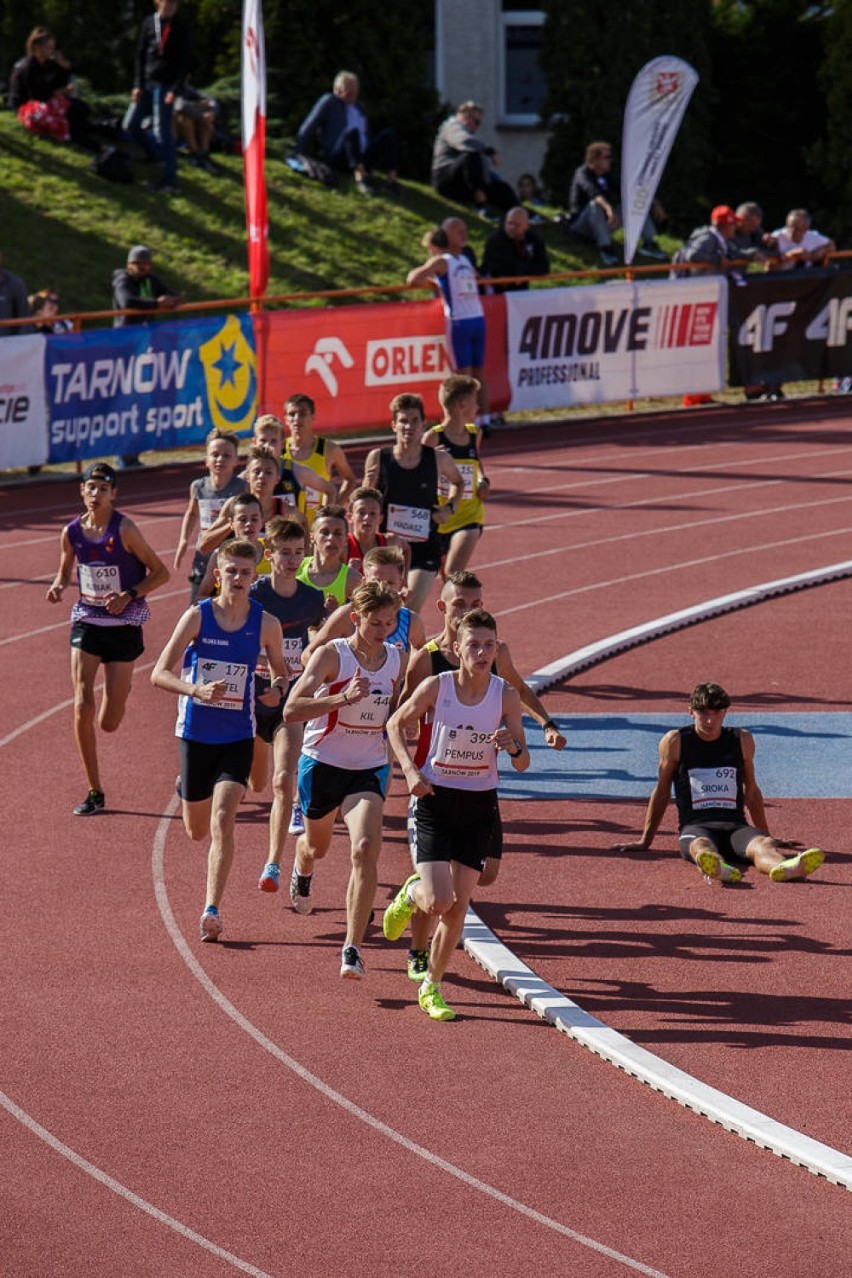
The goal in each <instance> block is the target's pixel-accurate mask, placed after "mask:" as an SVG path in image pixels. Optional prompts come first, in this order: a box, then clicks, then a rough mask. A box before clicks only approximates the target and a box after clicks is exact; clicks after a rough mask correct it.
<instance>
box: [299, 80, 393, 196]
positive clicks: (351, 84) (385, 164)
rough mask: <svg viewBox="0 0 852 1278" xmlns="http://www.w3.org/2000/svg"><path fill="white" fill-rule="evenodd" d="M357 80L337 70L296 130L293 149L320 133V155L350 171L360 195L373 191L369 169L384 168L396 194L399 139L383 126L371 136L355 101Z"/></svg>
mask: <svg viewBox="0 0 852 1278" xmlns="http://www.w3.org/2000/svg"><path fill="white" fill-rule="evenodd" d="M360 91H361V84H360V81H359V79H358V77H357V75H355V73H354V71H338V73H337V75H336V76H335V77H334V86H333V90H332V92H331V93H324V94H323V95H322V97H321V98H318V99H317V101H316V102H315V103H314V105H313V106H312V107H311V109H310V111H309V112H308V114H307V115H306V116H305V119H304V120H303V121H302V123H301V126H300V127H299V132H298V133H297V134H296V150H297V151H298V152H299V153H300V154H301V153H303V152H305V153H306V152H308V151H309V149H310V146H311V143H312V142H313V139H314V135H315V134H317V133H318V134H319V151H320V159H321V160H322V161H323V163H325V164H327V165H328V166H329V167H330V168H332V169H335V170H336V171H337V172H338V173H351V175H352V177H353V178H354V180H355V186H356V188H357V189H358V190H359V191H360V192H361V193H362V195H373V194H374V189H373V187H372V186H371V185H370V181H369V178H370V169H371V168H374V167H375V168H379V169H383V170H384V172H385V173H386V174H387V189H388V192H389V193H390V194H391V195H398V194H399V184H398V183H397V174H398V172H399V139H398V138H397V135H396V132H395V130H394V129H391V128H387V129H382V130H381V131H380V132H379V133H377V134H376V136H375V137H374V138H370V134H369V127H368V124H367V116H366V114H365V112H364V108H363V107H362V106H360V105H359V103H358V94H359V93H360Z"/></svg>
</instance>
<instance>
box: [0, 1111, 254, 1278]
mask: <svg viewBox="0 0 852 1278" xmlns="http://www.w3.org/2000/svg"><path fill="white" fill-rule="evenodd" d="M0 1105H2V1106H3V1108H4V1109H5V1110H7V1111H8V1113H9V1114H11V1116H12V1117H13V1118H16V1119H17V1120H18V1122H19V1123H23V1125H24V1127H26V1128H27V1130H28V1131H30V1132H32V1134H33V1135H34V1136H37V1137H38V1139H39V1140H41V1141H44V1143H45V1144H46V1145H49V1146H50V1148H51V1149H53V1150H55V1151H56V1153H57V1154H61V1156H62V1157H63V1158H67V1159H68V1161H69V1162H70V1163H73V1164H74V1166H75V1167H77V1168H79V1170H80V1171H82V1172H85V1173H86V1175H87V1176H91V1177H93V1179H94V1180H97V1181H99V1182H100V1184H101V1185H104V1186H105V1187H106V1188H107V1189H109V1190H111V1191H112V1192H113V1193H114V1194H118V1196H119V1198H123V1199H124V1200H125V1201H126V1202H128V1203H130V1205H131V1207H137V1208H138V1209H139V1210H140V1211H144V1212H145V1213H146V1214H147V1215H148V1216H153V1218H154V1220H156V1221H159V1223H160V1224H161V1225H165V1226H166V1227H167V1228H168V1229H173V1230H174V1232H175V1233H176V1234H180V1236H181V1237H182V1238H186V1239H187V1241H188V1242H191V1243H195V1244H196V1246H198V1247H203V1248H204V1250H205V1251H209V1252H211V1254H212V1255H214V1256H217V1257H218V1258H219V1259H220V1260H224V1261H226V1262H227V1263H228V1264H229V1265H232V1266H233V1267H234V1269H238V1270H239V1271H240V1273H243V1274H250V1275H251V1278H272V1275H271V1274H268V1273H266V1271H265V1270H263V1269H257V1268H256V1267H255V1266H254V1265H250V1264H249V1263H248V1261H247V1260H241V1259H240V1257H239V1256H235V1255H234V1254H233V1253H232V1252H230V1251H225V1249H224V1248H223V1247H219V1246H217V1244H216V1243H214V1242H211V1241H210V1239H209V1238H205V1237H204V1236H203V1234H197V1233H196V1232H195V1230H194V1229H190V1227H189V1226H188V1225H184V1224H183V1222H182V1221H180V1220H175V1218H174V1216H169V1215H168V1214H167V1213H166V1212H164V1211H161V1210H160V1208H159V1207H155V1206H154V1204H153V1203H149V1202H148V1200H147V1199H145V1198H140V1197H139V1195H138V1194H134V1192H133V1190H132V1189H128V1188H127V1186H126V1185H122V1184H121V1182H120V1181H118V1180H116V1179H115V1177H114V1176H110V1175H108V1174H107V1173H106V1172H105V1171H102V1170H101V1169H100V1167H96V1166H95V1164H94V1163H90V1162H89V1160H88V1158H83V1157H82V1155H81V1154H78V1153H77V1152H76V1151H75V1150H73V1149H71V1148H70V1147H69V1146H68V1145H66V1144H64V1143H63V1142H62V1141H61V1140H59V1139H58V1137H56V1136H54V1135H53V1133H52V1132H49V1131H48V1130H47V1128H46V1127H42V1125H41V1123H38V1122H36V1120H35V1119H34V1118H33V1117H32V1116H31V1115H30V1114H28V1113H27V1112H26V1110H23V1109H21V1107H20V1105H16V1104H15V1102H14V1101H13V1100H12V1099H11V1097H9V1096H7V1095H6V1093H5V1092H2V1091H0Z"/></svg>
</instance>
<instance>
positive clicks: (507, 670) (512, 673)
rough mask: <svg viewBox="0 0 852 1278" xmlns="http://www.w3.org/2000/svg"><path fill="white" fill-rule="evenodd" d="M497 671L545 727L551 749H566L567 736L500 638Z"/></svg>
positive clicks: (546, 739)
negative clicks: (524, 676) (527, 681)
mask: <svg viewBox="0 0 852 1278" xmlns="http://www.w3.org/2000/svg"><path fill="white" fill-rule="evenodd" d="M497 673H498V675H499V676H500V678H501V679H505V680H506V682H507V683H509V684H511V686H512V687H513V688H514V689H515V691H516V692H517V693H518V696H519V697H520V698H521V702H522V704H523V706H524V708H525V709H526V710H527V712H528V713H529V714H530V715H532V717H533V719H535V721H536V723H538V724H539V725H540V726H541V727H542V728H543V729H544V740H545V742H546V744H547V745H548V746H549V747H550V749H551V750H564V749H565V745H566V740H565V737H564V736H563V735H562V733H561V732H560V731H559V728H558V727H557V725H556V724H555V723H554V722H553V720H552V719H551V717H550V715H549V714H548V713H547V711H546V710H545V708H544V706H543V705H542V703H541V702H540V701H539V699H538V697H537V696H536V694H535V693H534V692H533V690H532V688H531V687H530V686H529V684H527V683H524V681H523V679H522V678H521V676H520V674H519V673H518V671H517V669H516V667H515V663H514V662H513V660H512V654H511V653H510V651H509V645H508V644H507V643H506V642H505V640H503V639H501V640H499V642H498V644H497Z"/></svg>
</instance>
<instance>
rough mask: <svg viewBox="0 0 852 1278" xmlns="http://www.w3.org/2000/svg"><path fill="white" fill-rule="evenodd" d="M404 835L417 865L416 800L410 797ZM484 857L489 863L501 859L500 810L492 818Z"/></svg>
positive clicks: (501, 828)
mask: <svg viewBox="0 0 852 1278" xmlns="http://www.w3.org/2000/svg"><path fill="white" fill-rule="evenodd" d="M406 833H407V835H408V847H409V850H410V852H411V859H412V861H413V862H414V864H415V866H416V865H417V799H415V798H414V797H412V798H411V799H409V801H408V817H407V819H406ZM486 857H487V859H488V860H489V861H500V860H502V857H503V819H502V817H501V816H500V808H499V807H498V808H497V812H496V815H495V818H494V823H493V825H492V826H491V842H490V844H489V847H488V852H487V853H486Z"/></svg>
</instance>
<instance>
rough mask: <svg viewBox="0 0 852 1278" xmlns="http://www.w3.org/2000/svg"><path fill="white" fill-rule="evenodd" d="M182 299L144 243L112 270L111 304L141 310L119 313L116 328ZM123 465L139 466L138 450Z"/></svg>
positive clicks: (169, 307) (138, 321)
mask: <svg viewBox="0 0 852 1278" xmlns="http://www.w3.org/2000/svg"><path fill="white" fill-rule="evenodd" d="M179 302H180V294H179V293H173V292H172V290H171V289H170V288H169V286H168V284H164V283H163V281H162V280H161V279H160V278H159V276H157V275H154V274H153V272H152V271H151V250H150V249H149V248H146V247H145V245H144V244H136V245H134V247H133V248H132V249H131V250H130V252H129V253H128V254H127V266H126V267H125V268H124V270H120V271H113V276H112V305H113V308H114V309H115V310H117V311H119V310H121V311H127V310H132V311H139V316H138V318H137V317H136V316H135V315H116V316H115V318H114V319H113V321H112V323H113V327H114V328H124V326H125V325H126V324H142V323H144V321H145V319H146V318H147V317H148V315H149V314H150V313H151V312H152V311H173V310H174V308H175V307H176V306H177V305H178V304H179ZM118 464H119V467H120V469H122V470H127V469H129V468H130V467H131V466H138V465H139V464H140V463H139V454H138V453H125V454H124V455H123V456H121V457H119V459H118Z"/></svg>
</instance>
